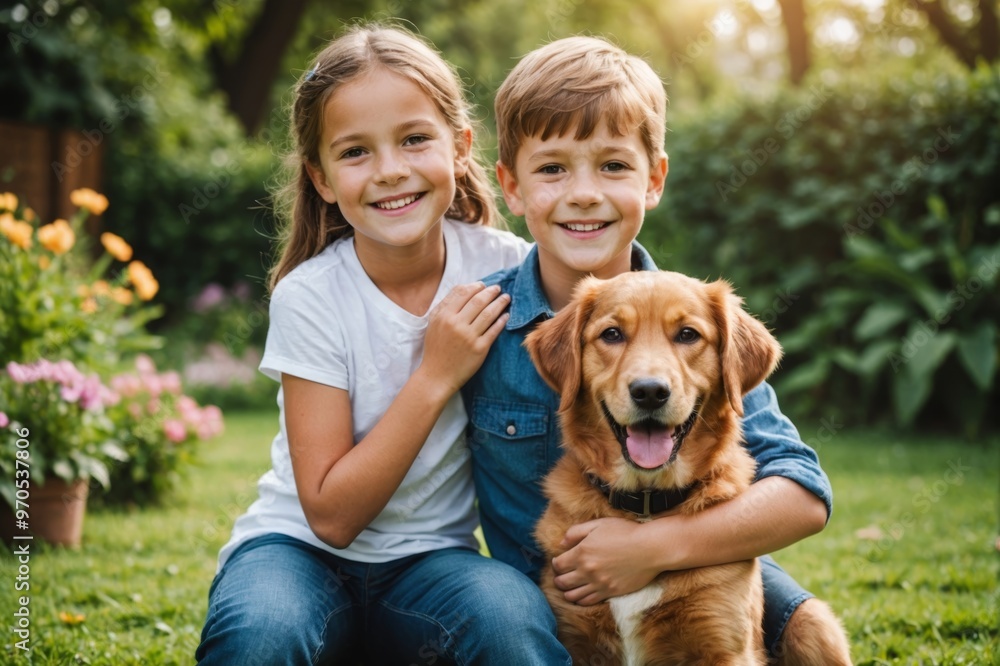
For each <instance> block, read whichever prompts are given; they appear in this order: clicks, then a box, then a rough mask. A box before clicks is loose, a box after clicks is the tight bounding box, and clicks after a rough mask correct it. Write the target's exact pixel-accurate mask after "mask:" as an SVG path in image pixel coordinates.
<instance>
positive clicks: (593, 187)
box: [568, 176, 603, 208]
mask: <svg viewBox="0 0 1000 666" xmlns="http://www.w3.org/2000/svg"><path fill="white" fill-rule="evenodd" d="M602 198H603V194H602V192H601V188H600V187H598V185H597V182H596V181H595V180H594V179H593V178H590V177H588V176H577V177H575V178H573V182H572V183H571V184H570V189H569V194H568V199H569V203H571V204H574V205H576V206H580V207H582V208H587V207H590V206H593V205H596V204H599V203H601V199H602Z"/></svg>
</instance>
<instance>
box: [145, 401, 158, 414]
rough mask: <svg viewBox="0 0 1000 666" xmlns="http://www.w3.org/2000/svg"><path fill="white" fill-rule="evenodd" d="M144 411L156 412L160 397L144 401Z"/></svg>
mask: <svg viewBox="0 0 1000 666" xmlns="http://www.w3.org/2000/svg"><path fill="white" fill-rule="evenodd" d="M146 411H147V412H148V413H149V414H156V413H157V412H158V411H160V399H159V398H152V399H150V401H149V402H147V403H146Z"/></svg>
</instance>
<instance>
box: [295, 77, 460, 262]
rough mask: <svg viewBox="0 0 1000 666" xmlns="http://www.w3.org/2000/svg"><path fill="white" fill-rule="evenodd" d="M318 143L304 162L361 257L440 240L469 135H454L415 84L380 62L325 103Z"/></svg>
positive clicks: (418, 249)
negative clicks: (313, 159) (315, 157)
mask: <svg viewBox="0 0 1000 666" xmlns="http://www.w3.org/2000/svg"><path fill="white" fill-rule="evenodd" d="M390 100H391V103H390ZM320 146H321V148H320V153H319V162H320V163H319V164H318V165H314V164H313V165H308V166H307V169H308V170H309V174H310V176H311V177H312V180H313V184H314V186H315V187H316V190H317V191H318V192H319V194H320V196H321V197H323V199H324V201H326V202H327V203H331V204H332V203H336V204H337V205H338V206H339V207H340V212H341V213H342V214H343V216H344V219H346V220H347V222H348V223H349V224H350V225H351V227H353V229H354V232H355V245H356V246H357V249H358V254H359V256H362V257H364V256H366V255H369V253H370V252H372V253H383V252H385V251H389V252H393V253H397V252H399V251H403V252H406V253H410V252H412V253H414V254H415V255H417V254H421V253H425V252H426V251H427V249H428V248H429V247H430V246H431V245H434V246H440V245H441V243H442V240H441V230H440V229H441V226H440V224H441V219H442V218H443V217H444V214H445V212H447V210H448V209H449V208H450V207H451V204H452V202H453V200H454V198H455V188H456V186H455V179H456V177H459V176H461V175H464V173H465V170H466V165H467V162H468V159H469V153H470V147H471V134H470V135H468V136H466V135H465V134H460V135H459V136H458V137H456V136H455V133H454V131H453V130H452V129H451V127H450V126H449V124H448V122H447V120H446V119H445V117H444V115H443V114H442V112H441V110H440V109H439V108H438V107H437V105H436V104H435V102H434V100H433V99H432V98H431V97H430V96H428V95H427V93H426V92H424V90H423V89H422V88H421V87H420V86H418V85H417V84H416V83H414V82H413V81H411V80H410V79H408V78H406V77H403V76H400V75H399V74H395V73H393V72H390V71H388V70H386V69H382V68H377V69H375V70H373V71H371V72H368V73H366V74H362V75H360V76H358V77H357V78H356V79H354V80H352V81H349V82H347V83H345V84H344V85H342V86H340V87H339V88H337V90H336V91H335V92H334V93H333V94H332V95H331V96H330V98H329V99H328V100H327V102H326V105H325V107H324V109H323V135H322V138H321V140H320Z"/></svg>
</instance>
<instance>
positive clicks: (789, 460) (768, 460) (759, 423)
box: [743, 382, 833, 522]
mask: <svg viewBox="0 0 1000 666" xmlns="http://www.w3.org/2000/svg"><path fill="white" fill-rule="evenodd" d="M743 436H744V438H745V439H746V446H747V449H748V450H749V451H750V455H752V456H753V457H754V459H755V460H756V461H757V477H756V479H755V481H760V480H761V479H764V478H767V477H769V476H783V477H785V478H786V479H791V480H792V481H795V482H796V483H798V484H799V485H800V486H802V487H803V488H805V489H806V490H808V491H809V492H811V493H812V494H814V495H816V497H818V498H820V499H821V500H823V503H824V504H826V519H827V522H829V520H830V514H831V513H832V512H833V490H832V489H831V488H830V479H829V478H827V476H826V472H824V471H823V469H822V468H821V467H820V466H819V457H818V456H817V455H816V452H815V451H813V449H812V448H811V447H809V446H808V445H806V444H805V442H803V441H802V438H801V437H799V432H798V431H797V430H796V429H795V426H794V425H792V422H791V421H790V420H789V419H788V417H787V416H785V415H784V414H782V413H781V410H780V409H779V408H778V398H777V397H776V396H775V394H774V389H773V388H771V386H770V385H769V384H767V383H766V382H765V383H763V384H761V385H760V386H758V387H757V388H755V389H754V390H753V391H751V392H750V393H748V394H746V396H744V398H743Z"/></svg>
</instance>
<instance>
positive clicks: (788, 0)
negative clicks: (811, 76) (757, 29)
mask: <svg viewBox="0 0 1000 666" xmlns="http://www.w3.org/2000/svg"><path fill="white" fill-rule="evenodd" d="M778 4H779V5H781V13H782V15H783V17H784V19H785V20H784V21H783V24H784V26H785V35H786V36H787V38H788V78H789V80H790V81H791V82H792V83H793V84H794V85H796V86H797V85H799V84H800V83H802V79H803V78H804V77H805V75H806V72H807V71H809V65H810V64H811V62H812V60H811V58H810V55H809V30H808V29H807V27H806V7H805V2H804V0H778Z"/></svg>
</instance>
